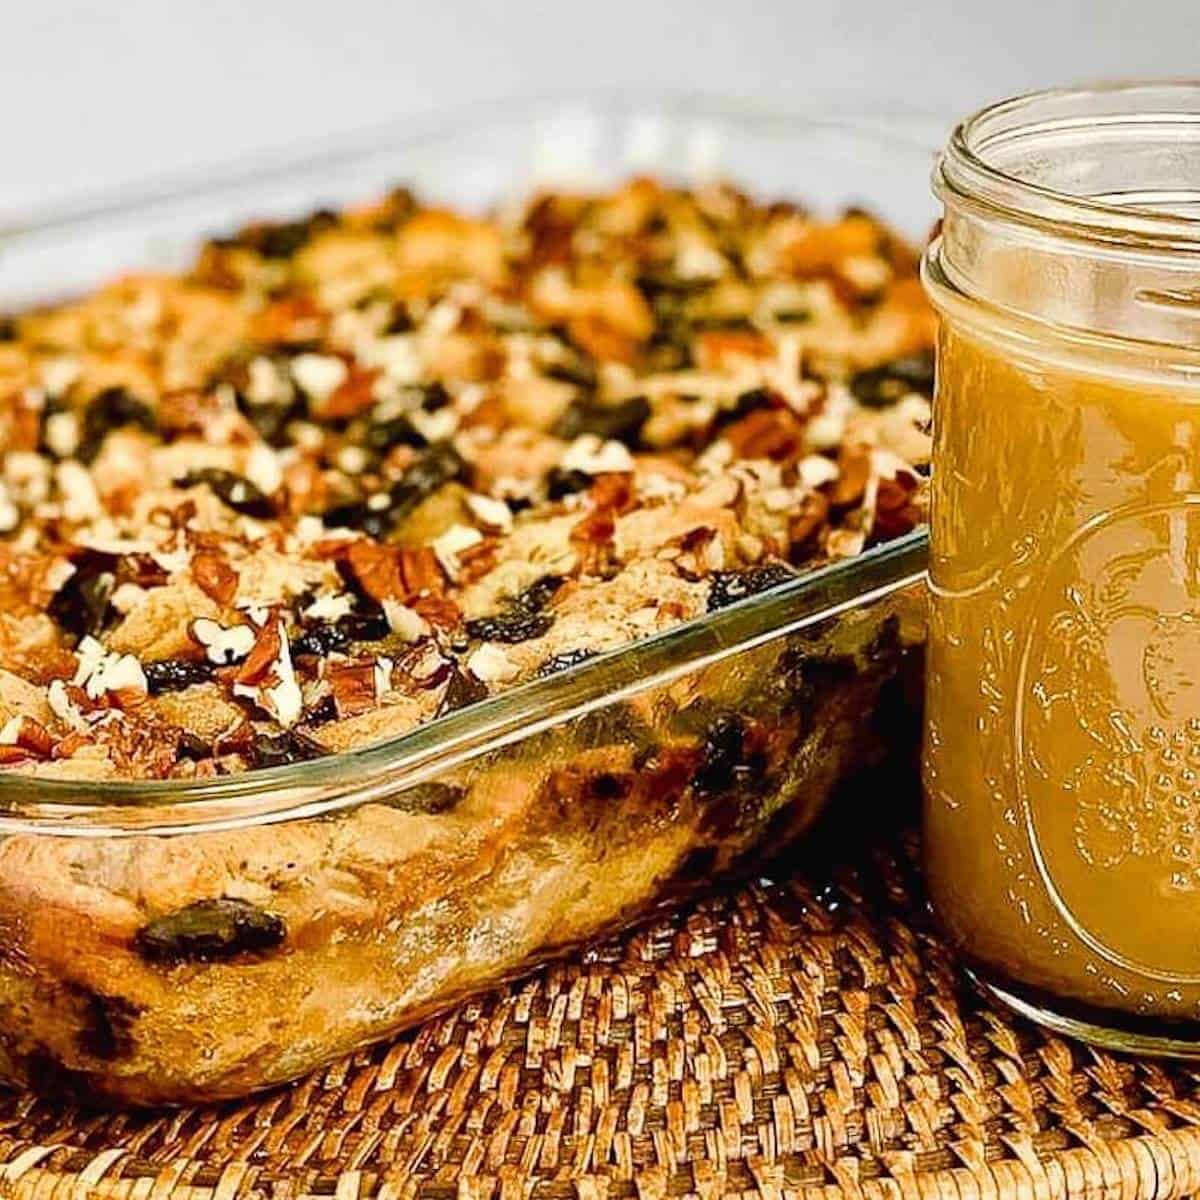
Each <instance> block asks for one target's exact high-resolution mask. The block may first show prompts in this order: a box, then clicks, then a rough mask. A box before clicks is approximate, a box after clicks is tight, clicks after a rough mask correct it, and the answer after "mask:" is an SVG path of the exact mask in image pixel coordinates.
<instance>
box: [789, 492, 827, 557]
mask: <svg viewBox="0 0 1200 1200" xmlns="http://www.w3.org/2000/svg"><path fill="white" fill-rule="evenodd" d="M828 521H829V501H828V500H827V499H826V498H825V496H823V495H822V494H821V493H820V492H811V493H810V494H809V495H807V496H805V497H804V499H803V500H802V501H801V503H800V509H799V511H798V512H796V513H795V514H793V516H792V518H791V520H790V521H789V522H788V540H789V542H790V543H791V557H792V559H793V561H796V560H797V557H798V556H799V557H803V555H804V552H805V551H808V550H810V549H811V548H812V547H813V544H814V543H815V541H816V539H817V536H818V534H819V533H820V532H821V530H822V529H824V528H825V525H826V524H827V523H828Z"/></svg>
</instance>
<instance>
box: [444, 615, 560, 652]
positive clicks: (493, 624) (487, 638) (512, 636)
mask: <svg viewBox="0 0 1200 1200" xmlns="http://www.w3.org/2000/svg"><path fill="white" fill-rule="evenodd" d="M553 624H554V618H553V617H552V616H551V615H550V614H549V613H538V612H526V611H524V610H523V609H519V608H513V609H509V610H508V611H507V612H501V613H496V614H494V615H493V616H490V617H476V618H475V619H474V620H473V621H468V622H467V624H466V630H467V634H468V636H470V637H473V638H478V639H479V640H480V641H481V642H506V643H507V644H508V645H515V644H516V643H517V642H528V641H531V640H532V639H533V638H539V637H541V636H542V635H543V634H545V633H548V632H549V631H550V627H551V626H552V625H553Z"/></svg>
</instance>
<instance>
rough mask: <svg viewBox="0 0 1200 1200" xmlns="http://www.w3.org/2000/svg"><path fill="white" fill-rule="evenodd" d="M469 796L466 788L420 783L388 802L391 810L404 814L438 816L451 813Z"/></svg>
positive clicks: (447, 784)
mask: <svg viewBox="0 0 1200 1200" xmlns="http://www.w3.org/2000/svg"><path fill="white" fill-rule="evenodd" d="M466 794H467V792H466V789H465V788H461V787H457V786H456V785H455V784H452V783H418V784H417V786H416V787H410V788H406V789H405V790H404V791H402V792H401V793H400V794H399V795H398V796H395V797H393V798H392V799H390V800H388V801H387V804H388V806H389V807H390V808H399V809H403V811H404V812H413V813H426V814H428V815H430V816H437V815H438V814H439V813H445V812H449V811H450V810H451V809H452V808H454V807H455V806H456V805H457V804H458V803H459V802H460V801H461V800H462V798H463V797H464V796H465V795H466Z"/></svg>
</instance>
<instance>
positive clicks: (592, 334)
mask: <svg viewBox="0 0 1200 1200" xmlns="http://www.w3.org/2000/svg"><path fill="white" fill-rule="evenodd" d="M567 333H568V334H569V335H570V338H571V341H573V342H574V343H575V345H577V346H578V347H579V348H580V349H581V350H586V351H587V353H588V354H590V355H591V356H592V357H593V358H596V359H599V360H600V362H619V363H632V362H633V361H634V359H635V358H636V356H637V342H636V341H634V339H633V338H631V337H630V336H629V335H628V334H625V333H622V332H621V331H620V330H619V329H614V328H613V326H611V325H610V324H609V323H608V322H607V321H605V320H604V319H603V318H602V317H596V316H591V315H590V314H584V315H582V316H578V317H572V318H571V320H569V321H568V322H567Z"/></svg>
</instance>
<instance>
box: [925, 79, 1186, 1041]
mask: <svg viewBox="0 0 1200 1200" xmlns="http://www.w3.org/2000/svg"><path fill="white" fill-rule="evenodd" d="M1178 86H1180V87H1182V85H1178ZM1128 90H1130V91H1132V90H1134V89H1128ZM1191 91H1192V93H1193V94H1191V95H1190V96H1188V97H1186V98H1182V99H1181V100H1180V103H1186V104H1188V105H1193V106H1194V110H1195V113H1196V114H1200V95H1197V94H1195V89H1191ZM1064 95H1065V96H1067V97H1071V96H1074V97H1093V98H1095V97H1100V98H1101V100H1103V101H1105V102H1107V103H1108V105H1109V107H1110V108H1111V109H1113V110H1114V111H1115V113H1116V115H1117V116H1118V117H1119V114H1120V112H1121V111H1122V110H1121V105H1122V104H1125V103H1127V98H1126V97H1125V96H1124V94H1123V90H1122V89H1114V90H1111V91H1108V92H1099V93H1094V92H1093V93H1052V94H1048V96H1047V97H1031V98H1029V99H1027V100H1026V101H1023V102H1017V103H1018V104H1025V105H1029V106H1032V107H1033V108H1034V109H1035V110H1036V108H1037V106H1038V105H1043V106H1044V105H1046V104H1052V103H1054V102H1058V101H1060V100H1061V98H1062V97H1063V96H1064ZM1002 107H1003V106H1002ZM1012 114H1013V108H1012V105H1010V106H1009V111H1008V120H1009V123H1010V126H1011V127H1012V128H1013V129H1018V128H1022V127H1024V126H1025V125H1029V124H1036V123H1038V122H1042V123H1045V124H1052V123H1053V122H1051V121H1047V120H1046V114H1044V113H1040V112H1037V111H1032V112H1029V111H1027V112H1025V113H1018V114H1017V117H1016V118H1014V117H1013V115H1012ZM1058 115H1059V116H1061V114H1058ZM987 118H988V114H986V113H985V114H983V115H982V117H981V118H977V119H976V121H979V120H984V121H985V122H986V120H987ZM1035 118H1036V120H1035ZM1197 120H1198V122H1200V115H1198V116H1197ZM1133 123H1136V122H1133ZM1198 128H1200V125H1198ZM974 132H975V136H976V137H978V136H979V135H978V130H977V129H976V130H975V131H974ZM992 133H993V135H994V134H995V129H994V128H993V129H992ZM956 136H957V137H959V138H961V139H964V140H963V141H962V143H961V145H960V146H959V147H958V150H959V152H967V153H969V154H971V155H974V156H976V157H977V160H978V161H982V162H984V164H985V165H989V166H991V167H993V168H995V164H994V163H991V164H988V163H987V162H986V153H985V152H984V151H980V150H979V149H977V148H976V149H972V148H971V146H970V144H969V139H970V138H971V136H972V128H971V123H970V122H968V124H967V125H966V126H964V127H962V128H961V129H960V131H959V133H958V135H956ZM1097 136H1099V135H1097ZM1131 136H1132V134H1131ZM1000 140H1002V139H1000ZM1035 140H1036V139H1035ZM980 144H981V145H987V144H989V143H988V142H987V139H986V138H984V139H981V142H980ZM991 144H992V145H994V142H993V143H991ZM1040 150H1041V161H1042V163H1043V166H1042V167H1041V168H1039V169H1047V168H1045V166H1044V163H1045V161H1046V160H1047V159H1050V160H1053V159H1054V155H1053V154H1052V153H1050V154H1048V153H1047V147H1046V146H1045V145H1043V146H1041V147H1040ZM997 153H1002V152H997ZM1011 153H1012V155H1013V156H1014V160H1010V161H1009V162H1007V163H1004V165H1003V166H1002V167H1000V168H996V169H997V172H998V173H1000V174H1005V168H1008V169H1011V168H1012V165H1013V161H1016V159H1017V157H1018V156H1020V155H1030V154H1032V152H1031V149H1030V147H1029V146H1025V147H1022V148H1019V149H1014V150H1012V151H1011ZM1080 153H1081V151H1080V147H1079V145H1078V143H1073V144H1065V145H1064V148H1063V149H1062V153H1061V161H1060V164H1059V168H1058V169H1059V170H1061V172H1062V175H1063V177H1064V178H1066V179H1075V178H1076V176H1077V174H1078V172H1077V171H1076V172H1074V173H1073V171H1072V167H1071V162H1070V155H1071V154H1075V155H1079V154H1080ZM954 154H955V146H954V145H953V144H952V146H951V149H950V150H949V151H948V153H947V156H946V157H945V158H944V159H943V163H942V166H941V174H940V176H939V179H938V183H939V190H940V191H941V192H942V195H943V198H944V199H945V202H946V211H947V218H946V224H945V226H944V229H943V234H942V238H941V240H940V242H938V243H935V245H934V246H933V247H932V248H931V251H930V255H929V258H928V261H927V264H926V277H927V282H928V285H929V287H930V291H931V293H932V295H933V297H934V300H935V302H936V303H937V304H938V306H939V308H940V309H941V312H942V318H943V325H942V333H941V339H940V350H939V361H938V374H939V378H938V385H937V398H936V402H935V451H934V471H933V514H932V529H931V538H932V565H931V595H932V600H931V605H932V611H931V630H930V646H929V675H928V694H927V722H928V723H927V731H926V749H925V785H926V822H925V853H926V863H927V874H928V879H929V887H930V893H931V898H932V902H933V905H934V908H935V910H936V912H937V914H938V916H939V918H940V920H941V922H942V924H943V926H944V928H945V929H946V931H947V932H948V934H949V935H950V937H951V938H952V940H953V941H954V943H955V944H956V945H957V946H958V947H959V948H960V950H961V951H962V952H963V953H964V954H965V955H966V956H967V958H968V960H969V961H970V962H971V963H972V964H973V965H974V968H975V970H976V973H977V974H978V975H979V976H980V977H981V978H982V979H983V980H984V981H985V982H986V983H987V984H988V985H990V986H991V987H992V989H993V990H994V991H997V992H998V993H999V994H1000V996H1001V998H1002V999H1005V1000H1007V1001H1008V1002H1009V1003H1011V1004H1014V1005H1015V1006H1016V1007H1018V1008H1020V1009H1021V1010H1022V1011H1024V1012H1026V1013H1027V1014H1028V1015H1030V1016H1033V1017H1034V1018H1035V1019H1040V1020H1042V1021H1044V1022H1045V1023H1048V1024H1051V1025H1053V1026H1055V1027H1056V1028H1059V1029H1063V1030H1066V1031H1070V1032H1074V1033H1077V1034H1080V1035H1081V1036H1085V1037H1089V1038H1091V1039H1092V1040H1097V1041H1102V1042H1106V1043H1108V1044H1112V1045H1121V1046H1128V1047H1139V1048H1149V1049H1160V1050H1166V1051H1171V1052H1177V1053H1192V1052H1196V1053H1200V354H1198V352H1197V347H1200V296H1193V295H1192V294H1191V293H1190V292H1189V291H1188V289H1187V288H1186V287H1184V288H1181V287H1179V286H1178V283H1179V279H1178V278H1177V277H1176V276H1175V274H1173V272H1176V271H1177V270H1180V269H1182V268H1184V267H1185V266H1186V262H1187V259H1188V258H1189V257H1190V259H1191V263H1192V266H1191V270H1192V272H1193V276H1192V283H1191V287H1192V288H1195V287H1196V285H1197V283H1200V266H1197V263H1198V262H1200V259H1197V257H1196V255H1197V254H1198V253H1200V222H1197V221H1195V220H1194V219H1193V218H1192V217H1191V216H1190V215H1188V214H1187V213H1186V212H1185V213H1184V214H1183V215H1180V211H1179V209H1178V208H1171V209H1168V210H1156V209H1152V208H1147V209H1144V210H1143V209H1140V208H1138V207H1137V206H1134V208H1133V210H1131V211H1130V212H1129V214H1128V215H1129V219H1130V220H1131V221H1132V223H1133V224H1134V225H1137V224H1139V223H1140V222H1141V221H1142V215H1141V214H1142V213H1143V212H1145V213H1146V214H1147V215H1146V217H1145V220H1146V222H1147V223H1148V224H1149V225H1150V226H1151V228H1152V230H1157V229H1158V225H1156V224H1155V223H1156V222H1160V223H1161V225H1162V226H1163V227H1164V228H1165V229H1166V230H1168V231H1169V232H1170V233H1171V234H1172V235H1173V241H1172V244H1171V245H1170V246H1164V245H1158V244H1154V245H1150V246H1147V245H1144V244H1141V243H1140V242H1139V241H1138V237H1139V234H1138V231H1137V230H1135V231H1134V233H1133V234H1129V235H1128V236H1126V237H1125V238H1124V241H1122V242H1121V244H1119V245H1116V246H1114V245H1113V243H1112V241H1111V240H1109V241H1107V242H1106V241H1105V240H1104V235H1105V234H1111V233H1112V227H1113V226H1114V225H1119V223H1120V218H1121V217H1122V216H1123V215H1124V214H1123V212H1122V211H1119V210H1117V208H1116V206H1115V205H1112V204H1110V203H1108V202H1103V203H1101V204H1099V205H1098V206H1097V207H1099V208H1102V209H1104V210H1105V211H1106V212H1107V213H1108V216H1107V218H1106V220H1107V225H1106V226H1105V227H1104V228H1098V227H1097V226H1096V225H1095V224H1094V223H1092V224H1089V223H1088V222H1086V221H1084V222H1083V223H1082V228H1076V229H1070V230H1066V231H1064V228H1063V225H1064V217H1063V214H1054V216H1055V218H1056V219H1055V220H1054V221H1050V220H1049V219H1048V217H1047V214H1046V213H1045V212H1044V211H1040V210H1039V211H1034V212H1032V213H1031V214H1024V217H1026V218H1027V219H1023V218H1022V215H1021V214H1018V215H1017V216H1013V213H1012V206H1011V205H1010V207H1009V211H1008V212H1007V213H1005V212H999V213H998V212H995V211H988V209H989V208H994V207H995V205H994V203H993V204H990V205H989V203H988V202H989V200H991V201H993V202H994V200H995V197H994V196H992V197H988V196H987V195H984V196H983V197H982V198H980V197H978V196H975V195H973V194H971V187H970V185H971V182H972V180H971V179H970V178H969V176H968V175H967V174H966V173H964V172H963V171H957V173H956V167H957V166H960V165H961V164H956V163H955V162H954V161H953V157H954ZM1032 157H1033V158H1034V159H1036V158H1037V157H1038V156H1037V155H1036V154H1033V155H1032ZM947 159H950V160H951V161H950V162H949V163H947ZM1021 161H1023V160H1021ZM968 165H970V164H969V163H968ZM1127 168H1129V164H1125V166H1124V167H1122V165H1121V164H1119V163H1118V164H1117V166H1116V167H1114V170H1117V169H1127ZM1032 169H1033V168H1030V170H1032ZM1193 169H1196V168H1193ZM1007 178H1008V182H1010V183H1013V184H1014V185H1015V186H1014V188H1013V189H1012V191H1013V194H1014V195H1015V196H1016V201H1014V202H1013V203H1017V202H1019V201H1020V200H1021V199H1022V196H1021V190H1022V188H1023V187H1024V186H1025V184H1024V182H1023V181H1022V180H1021V178H1020V176H1019V175H1016V176H1015V177H1014V176H1008V177H1007ZM976 182H977V180H976ZM1057 182H1058V181H1057V180H1056V179H1052V180H1051V181H1050V184H1051V185H1054V184H1056V183H1057ZM1093 182H1095V181H1093ZM984 190H985V192H986V188H985V189H984ZM1113 190H1114V191H1115V190H1117V189H1113ZM1121 190H1122V191H1123V192H1127V191H1128V188H1125V189H1121ZM1162 190H1163V189H1162V188H1161V187H1156V188H1155V191H1156V194H1158V193H1160V192H1161V191H1162ZM1058 199H1061V200H1062V202H1063V204H1064V206H1066V207H1067V209H1068V210H1069V207H1070V205H1071V204H1073V203H1076V202H1077V201H1076V198H1075V197H1073V196H1071V195H1066V194H1064V195H1063V196H1061V197H1058ZM1040 203H1041V199H1040V198H1039V197H1037V196H1034V197H1033V198H1032V199H1030V200H1029V205H1028V207H1029V208H1031V209H1034V210H1037V206H1038V204H1040ZM1085 203H1086V201H1085ZM1185 207H1186V206H1185ZM1114 212H1115V213H1116V216H1114V215H1113V213H1114ZM1068 215H1069V214H1068ZM1087 215H1089V214H1085V216H1087ZM1091 215H1094V214H1091ZM1189 226H1195V228H1191V229H1190V234H1191V236H1192V237H1193V238H1194V239H1195V244H1194V245H1193V246H1192V247H1191V249H1190V253H1189V252H1188V250H1187V249H1186V247H1184V248H1183V249H1182V250H1181V246H1182V245H1183V242H1181V240H1180V237H1181V233H1182V234H1183V235H1186V234H1187V233H1188V232H1189ZM1123 236H1124V235H1123ZM1186 240H1187V239H1186V237H1184V238H1183V241H1184V242H1186ZM1164 272H1166V273H1167V274H1168V276H1169V278H1166V279H1164ZM1168 285H1169V286H1168ZM1192 304H1195V311H1194V312H1189V311H1188V309H1189V307H1190V306H1191V305H1192ZM1189 321H1190V322H1191V326H1190V334H1189V333H1183V336H1181V332H1182V331H1187V330H1188V329H1189V326H1188V324H1187V323H1188V322H1189Z"/></svg>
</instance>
